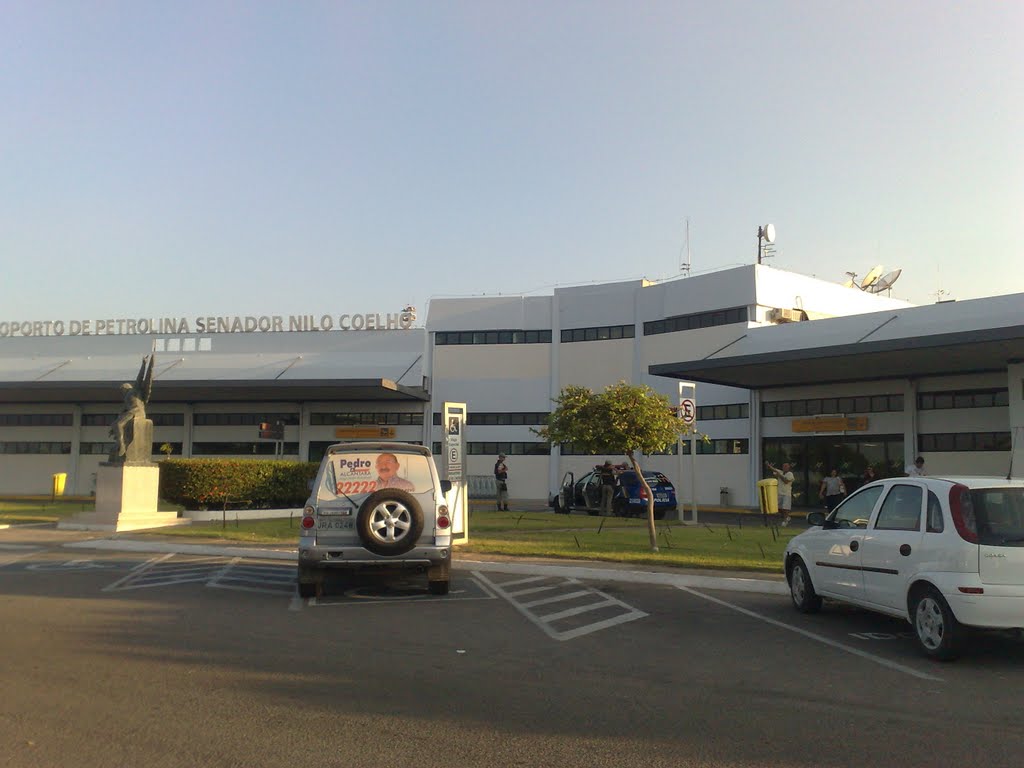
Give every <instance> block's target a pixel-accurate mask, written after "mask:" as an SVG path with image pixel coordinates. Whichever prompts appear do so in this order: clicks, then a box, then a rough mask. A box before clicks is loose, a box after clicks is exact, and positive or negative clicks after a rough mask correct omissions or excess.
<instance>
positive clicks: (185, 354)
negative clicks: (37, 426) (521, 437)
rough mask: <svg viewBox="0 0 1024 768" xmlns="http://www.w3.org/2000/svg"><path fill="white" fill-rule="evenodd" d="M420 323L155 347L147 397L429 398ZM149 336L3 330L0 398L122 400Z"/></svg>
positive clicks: (149, 344) (175, 399) (231, 336)
mask: <svg viewBox="0 0 1024 768" xmlns="http://www.w3.org/2000/svg"><path fill="white" fill-rule="evenodd" d="M425 341H426V332H425V331H423V330H422V329H411V330H408V331H375V332H373V333H358V332H356V333H342V332H335V333H266V334H221V335H215V336H213V337H212V338H210V339H208V342H209V348H208V349H207V350H205V351H200V350H198V349H194V350H192V351H174V352H170V351H168V352H157V353H156V365H155V367H154V382H153V396H152V402H153V403H160V402H182V401H184V402H199V401H219V402H225V401H277V402H283V401H311V400H320V401H332V400H333V401H344V400H371V401H372V400H378V401H400V400H405V401H426V400H428V399H429V397H430V395H429V392H428V386H429V379H428V378H427V376H426V370H425V367H424V363H423V359H424V351H425ZM153 343H154V342H153V339H152V338H150V337H144V336H94V337H66V336H64V337H44V338H16V339H3V340H0V403H5V402H6V403H12V402H17V403H26V402H120V401H121V397H122V395H121V383H122V382H125V381H132V380H134V378H135V376H136V374H137V372H138V370H139V364H140V362H141V360H142V356H143V355H145V354H148V353H149V351H150V349H151V348H152V346H153Z"/></svg>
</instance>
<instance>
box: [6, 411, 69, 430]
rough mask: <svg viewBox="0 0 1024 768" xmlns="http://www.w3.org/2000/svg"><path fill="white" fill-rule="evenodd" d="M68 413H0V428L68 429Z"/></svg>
mask: <svg viewBox="0 0 1024 768" xmlns="http://www.w3.org/2000/svg"><path fill="white" fill-rule="evenodd" d="M72 421H73V419H72V416H71V414H70V413H0V427H70V426H71V424H72Z"/></svg>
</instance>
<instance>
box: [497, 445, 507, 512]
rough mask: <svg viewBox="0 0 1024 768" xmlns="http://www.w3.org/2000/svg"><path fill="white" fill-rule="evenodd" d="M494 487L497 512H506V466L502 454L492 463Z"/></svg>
mask: <svg viewBox="0 0 1024 768" xmlns="http://www.w3.org/2000/svg"><path fill="white" fill-rule="evenodd" d="M494 486H495V489H496V490H497V496H496V498H497V502H498V510H499V511H500V510H504V511H505V512H508V466H507V465H506V464H505V454H504V453H499V454H498V460H497V461H496V462H494Z"/></svg>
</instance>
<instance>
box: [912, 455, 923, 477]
mask: <svg viewBox="0 0 1024 768" xmlns="http://www.w3.org/2000/svg"><path fill="white" fill-rule="evenodd" d="M927 476H928V473H927V472H925V471H924V457H923V456H918V457H917V458H916V459H914V466H912V467H908V468H907V477H927Z"/></svg>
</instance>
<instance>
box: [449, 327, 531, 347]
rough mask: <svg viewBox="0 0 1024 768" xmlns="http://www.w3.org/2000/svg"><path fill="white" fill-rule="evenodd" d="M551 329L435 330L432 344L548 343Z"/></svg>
mask: <svg viewBox="0 0 1024 768" xmlns="http://www.w3.org/2000/svg"><path fill="white" fill-rule="evenodd" d="M550 343H551V331H550V330H545V331H523V330H511V329H506V330H495V331H437V332H436V333H434V346H435V347H444V346H451V345H453V344H550Z"/></svg>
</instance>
